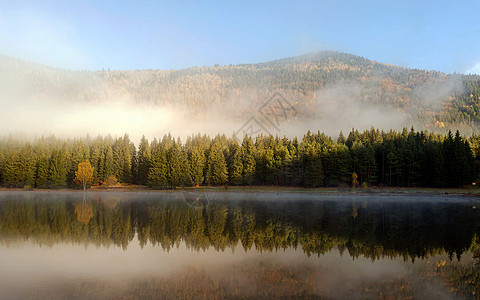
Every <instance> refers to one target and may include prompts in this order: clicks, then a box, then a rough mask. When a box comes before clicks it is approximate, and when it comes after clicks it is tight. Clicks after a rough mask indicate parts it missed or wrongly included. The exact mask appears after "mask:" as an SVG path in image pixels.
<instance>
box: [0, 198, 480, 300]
mask: <svg viewBox="0 0 480 300" xmlns="http://www.w3.org/2000/svg"><path fill="white" fill-rule="evenodd" d="M478 202H479V201H478V200H477V199H469V198H455V197H443V198H442V197H416V198H415V197H408V198H402V197H392V196H389V197H380V196H355V197H354V196H318V195H308V194H306V195H294V194H291V195H288V194H287V195H285V194H282V195H274V194H263V195H253V194H234V195H233V194H227V193H218V194H217V195H216V196H215V199H213V200H210V199H209V201H201V199H200V200H196V201H195V202H194V203H195V205H193V206H192V204H191V203H192V202H191V201H185V195H182V194H181V193H87V194H81V193H64V192H58V193H55V192H45V193H38V192H36V193H33V192H25V193H4V194H0V245H1V247H0V257H2V261H1V265H2V269H3V271H0V293H2V294H4V293H7V292H8V291H10V293H11V294H10V296H12V297H14V298H15V297H18V298H24V297H29V296H32V295H33V296H34V298H37V297H39V298H50V297H52V295H58V297H59V298H65V297H67V296H68V295H67V294H68V293H74V291H75V295H82V296H81V297H80V298H90V297H91V298H108V297H112V298H132V297H133V298H135V297H137V296H138V295H143V296H144V297H146V298H148V297H151V296H152V295H164V296H163V297H164V298H169V297H167V295H170V296H175V293H177V294H176V296H179V295H182V297H185V298H189V296H188V295H191V296H192V298H201V297H199V296H198V295H199V293H200V294H202V293H204V295H205V296H206V297H205V298H211V296H212V295H223V296H225V297H246V298H249V297H250V298H258V297H260V298H261V297H273V296H275V297H279V296H291V297H300V298H301V297H306V298H312V297H317V296H318V297H320V296H321V297H327V298H328V297H332V298H337V297H347V296H348V295H351V296H352V298H362V297H367V298H368V297H370V296H372V295H375V296H379V295H382V293H384V294H383V295H384V296H385V295H387V294H388V293H390V294H392V293H393V295H395V297H402V295H403V296H404V297H409V296H410V295H414V296H417V297H419V296H421V295H422V294H421V293H427V294H424V295H429V296H431V295H434V294H435V293H440V294H441V295H453V294H455V293H458V294H459V295H462V296H465V295H469V296H474V294H473V293H476V291H477V288H478V278H476V277H475V276H477V277H478V274H479V273H480V272H478V271H479V268H478V264H476V263H477V262H478V259H479V254H480V241H479V239H478V235H479V229H480V222H479V221H480V217H479V211H478V210H476V209H474V206H478ZM45 246H47V247H45ZM160 248H161V249H160ZM162 249H163V250H162ZM372 262H374V263H372ZM413 262H415V263H413ZM226 273H228V276H226ZM40 274H42V275H40ZM475 274H477V275H475ZM455 276H456V277H455ZM469 276H470V277H469ZM472 276H473V277H475V278H476V279H475V278H473V279H472ZM22 278H29V280H31V282H35V285H36V286H37V287H40V286H41V288H36V289H33V290H34V292H32V291H30V293H34V294H22V293H28V292H27V291H29V290H28V289H26V290H25V289H24V282H23V281H22ZM92 278H93V279H92ZM132 278H133V279H132ZM425 278H430V279H431V280H430V279H429V280H427V281H424V279H425ZM432 278H435V279H434V280H433V279H432ZM380 279H381V280H380ZM46 282H48V284H46ZM445 282H450V283H451V285H452V287H448V286H447V285H446V284H445ZM454 283H455V284H454ZM16 285H18V286H19V288H18V290H16V289H15V288H12V287H14V286H16ZM341 285H343V286H341ZM6 286H8V287H9V288H8V289H7V288H5V287H6ZM20 286H22V288H20ZM120 286H121V287H123V288H122V289H119V288H118V287H120ZM125 286H128V288H125ZM2 287H3V289H2ZM402 287H403V288H402ZM451 288H453V290H451ZM132 289H133V290H132ZM22 290H23V292H22V293H20V291H22ZM352 290H355V291H356V292H355V293H353V294H351V291H352ZM80 291H81V292H80ZM89 291H90V292H93V291H97V292H95V293H107V294H108V295H110V296H108V297H106V296H107V294H105V295H104V294H92V295H90V294H88V293H89ZM121 291H123V292H121ZM132 291H136V292H132ZM132 293H133V294H132ZM339 293H340V294H339ZM372 293H373V294H372ZM385 293H386V294H385ZM452 293H453V294H452ZM148 295H150V296H148ZM195 295H196V296H197V297H195ZM47 296H48V297H47ZM104 296H105V297H104ZM137 298H138V297H137ZM140 298H141V297H140ZM154 298H158V297H154Z"/></svg>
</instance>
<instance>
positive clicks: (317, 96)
mask: <svg viewBox="0 0 480 300" xmlns="http://www.w3.org/2000/svg"><path fill="white" fill-rule="evenodd" d="M275 92H278V93H279V94H281V95H282V97H283V98H284V99H286V101H288V103H289V104H291V105H292V108H293V109H294V110H295V112H296V114H295V118H297V119H304V120H309V119H318V118H322V117H325V116H327V115H332V114H335V112H336V111H339V112H340V111H348V110H349V108H351V107H354V108H355V109H356V112H360V111H361V110H362V109H363V108H367V109H369V110H367V111H369V112H371V111H372V109H375V111H376V112H377V113H375V114H369V115H368V117H370V118H373V119H375V118H376V117H377V115H378V114H380V115H381V114H382V112H383V111H387V112H388V113H395V114H401V115H402V116H406V118H404V121H403V122H404V123H405V124H404V125H405V126H409V125H412V124H415V125H416V126H420V127H422V128H426V129H434V130H439V131H441V130H442V129H447V128H458V127H460V128H462V129H463V130H467V131H477V130H478V129H479V128H480V127H479V125H480V104H479V102H480V77H479V76H477V75H460V74H445V73H441V72H437V71H427V70H418V69H410V68H404V67H398V66H393V65H388V64H384V63H380V62H376V61H373V60H369V59H366V58H363V57H359V56H355V55H352V54H347V53H339V52H332V51H322V52H317V53H312V54H307V55H302V56H297V57H291V58H284V59H279V60H274V61H270V62H265V63H257V64H240V65H225V66H219V65H215V66H204V67H193V68H188V69H181V70H170V71H167V70H135V71H105V70H102V71H69V70H63V69H56V68H51V67H47V66H43V65H39V64H35V63H31V62H26V61H23V60H19V59H15V58H11V57H7V56H0V97H1V98H0V99H1V100H2V101H22V99H25V98H29V99H35V101H39V102H41V101H48V100H50V99H56V100H57V101H65V102H66V103H112V102H116V101H130V102H132V103H135V104H141V105H149V106H168V107H173V108H175V109H178V110H182V111H183V112H184V113H185V114H186V115H189V116H195V117H199V118H202V117H205V115H208V114H209V112H210V111H212V110H215V111H217V110H219V109H220V110H222V111H223V112H224V115H228V116H229V117H230V118H233V119H241V118H242V117H243V116H245V115H246V114H248V112H249V110H251V109H252V107H261V105H262V103H263V102H265V100H266V99H268V98H269V97H271V95H272V94H274V93H275ZM332 107H333V108H332ZM355 114H356V113H354V114H353V115H345V114H342V115H339V117H342V118H346V117H350V118H355ZM378 117H380V116H378Z"/></svg>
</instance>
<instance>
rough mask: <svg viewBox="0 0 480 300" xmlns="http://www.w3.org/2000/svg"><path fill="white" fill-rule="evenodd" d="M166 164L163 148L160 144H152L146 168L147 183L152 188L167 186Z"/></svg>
mask: <svg viewBox="0 0 480 300" xmlns="http://www.w3.org/2000/svg"><path fill="white" fill-rule="evenodd" d="M167 173H168V166H167V156H166V151H165V149H164V148H163V147H162V146H160V145H154V144H152V156H151V163H150V168H149V170H148V178H147V185H148V186H149V187H154V188H167V187H168V179H167Z"/></svg>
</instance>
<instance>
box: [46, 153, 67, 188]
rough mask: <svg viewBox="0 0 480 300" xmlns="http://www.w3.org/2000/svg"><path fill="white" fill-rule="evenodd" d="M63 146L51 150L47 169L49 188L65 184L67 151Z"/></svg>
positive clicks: (60, 186)
mask: <svg viewBox="0 0 480 300" xmlns="http://www.w3.org/2000/svg"><path fill="white" fill-rule="evenodd" d="M65 148H66V147H63V149H55V150H53V151H52V156H51V157H50V167H49V171H48V178H49V180H48V181H49V187H51V188H63V187H65V186H66V185H67V174H68V161H67V155H68V153H67V151H66V149H65Z"/></svg>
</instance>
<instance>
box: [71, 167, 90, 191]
mask: <svg viewBox="0 0 480 300" xmlns="http://www.w3.org/2000/svg"><path fill="white" fill-rule="evenodd" d="M75 182H76V183H77V184H78V185H80V186H82V188H83V189H84V190H86V189H87V185H90V184H91V183H92V182H93V167H92V165H91V164H90V162H89V161H84V162H81V163H79V164H78V170H77V171H76V172H75Z"/></svg>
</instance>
